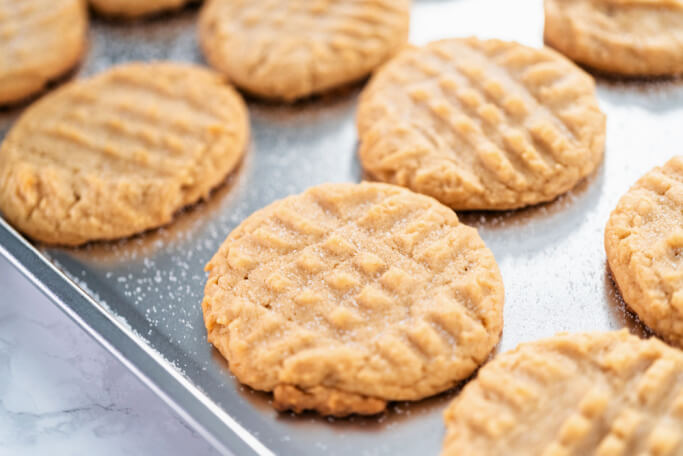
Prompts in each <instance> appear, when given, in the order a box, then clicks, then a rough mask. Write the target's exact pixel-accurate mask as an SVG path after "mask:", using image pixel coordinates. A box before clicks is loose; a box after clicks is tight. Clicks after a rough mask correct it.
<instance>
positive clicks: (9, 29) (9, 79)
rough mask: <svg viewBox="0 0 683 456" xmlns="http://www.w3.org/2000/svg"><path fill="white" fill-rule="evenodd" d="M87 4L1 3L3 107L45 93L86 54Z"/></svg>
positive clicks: (76, 0) (66, 0)
mask: <svg viewBox="0 0 683 456" xmlns="http://www.w3.org/2000/svg"><path fill="white" fill-rule="evenodd" d="M87 26H88V14H87V11H86V6H85V3H84V0H0V105H5V104H11V103H15V102H18V101H21V100H22V99H24V98H26V97H28V96H30V95H33V94H35V93H37V92H39V91H40V90H42V89H43V88H44V87H45V86H46V84H47V83H48V82H49V81H51V80H53V79H55V78H57V77H58V76H61V75H62V74H64V73H66V72H67V71H68V70H70V69H71V68H73V67H74V65H76V63H78V60H79V59H80V58H81V56H82V55H83V51H84V50H85V43H86V33H87Z"/></svg>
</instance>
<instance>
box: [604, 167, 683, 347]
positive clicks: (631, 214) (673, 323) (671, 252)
mask: <svg viewBox="0 0 683 456" xmlns="http://www.w3.org/2000/svg"><path fill="white" fill-rule="evenodd" d="M605 250H606V251H607V261H608V263H609V267H610V269H611V271H612V276H613V277H614V280H615V281H616V283H617V285H618V287H619V290H620V291H621V294H622V296H623V298H624V300H625V301H626V303H627V304H628V305H629V307H631V309H633V310H634V311H635V312H636V313H637V314H638V316H639V317H640V319H641V320H642V321H643V322H644V323H645V324H647V325H648V326H649V327H650V328H652V329H653V330H654V331H655V332H656V333H657V334H659V335H660V336H661V337H662V338H664V339H666V340H668V341H670V342H672V343H674V344H676V345H678V346H679V347H683V157H680V156H679V157H676V158H674V159H672V160H670V161H669V162H668V163H666V164H665V165H664V166H663V167H661V168H655V169H654V170H652V171H650V172H649V173H647V174H646V175H645V176H643V177H642V178H641V179H640V180H639V181H638V182H636V184H635V185H634V186H633V187H631V189H630V190H629V191H628V192H627V193H626V194H625V195H624V196H623V197H622V198H621V200H620V201H619V203H618V204H617V207H616V209H615V210H614V212H612V214H611V215H610V218H609V221H608V222H607V227H606V228H605Z"/></svg>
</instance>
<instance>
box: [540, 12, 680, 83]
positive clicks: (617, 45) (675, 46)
mask: <svg viewBox="0 0 683 456" xmlns="http://www.w3.org/2000/svg"><path fill="white" fill-rule="evenodd" d="M545 42H546V43H547V44H548V45H550V46H552V47H554V48H555V49H557V50H558V51H560V52H562V53H563V54H565V55H566V56H567V57H569V58H571V59H572V60H575V61H577V62H579V63H582V64H584V65H588V66H590V67H592V68H594V69H596V70H600V71H604V72H608V73H617V74H623V75H629V76H647V75H653V76H663V75H675V74H680V73H683V1H681V0H545Z"/></svg>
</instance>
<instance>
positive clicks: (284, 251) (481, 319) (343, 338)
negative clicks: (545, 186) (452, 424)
mask: <svg viewBox="0 0 683 456" xmlns="http://www.w3.org/2000/svg"><path fill="white" fill-rule="evenodd" d="M207 270H208V271H209V279H208V282H207V284H206V288H205V293H204V300H203V302H202V307H203V310H204V321H205V324H206V328H207V331H208V337H209V341H210V342H211V343H212V344H213V345H214V346H215V347H216V348H217V349H218V350H219V351H220V352H221V353H222V354H223V356H225V358H227V359H228V361H229V363H230V370H231V371H232V372H233V373H234V374H235V375H236V376H237V378H238V379H239V381H240V382H242V383H244V384H247V385H249V386H250V387H252V388H254V389H257V390H262V391H272V392H273V393H274V406H275V407H276V408H278V409H280V410H284V409H291V410H294V411H296V412H301V411H302V410H304V409H314V410H317V411H318V412H320V413H322V414H325V415H338V416H343V415H348V414H351V413H358V414H374V413H379V412H381V411H382V410H384V408H385V407H386V403H387V401H393V400H418V399H421V398H424V397H427V396H430V395H433V394H436V393H439V392H441V391H444V390H446V389H448V388H451V387H452V386H454V385H456V384H457V383H458V382H459V381H461V380H462V379H464V378H467V377H468V376H469V375H470V374H471V373H472V372H474V370H475V369H476V368H477V367H478V366H479V365H480V364H481V363H483V362H484V360H486V358H487V356H488V355H489V353H490V352H491V350H492V349H493V347H494V346H495V345H496V343H497V342H498V340H499V338H500V333H501V329H502V323H503V321H502V315H503V314H502V310H503V284H502V281H501V277H500V272H499V271H498V266H497V265H496V262H495V259H494V258H493V255H492V254H491V252H490V251H489V250H488V248H486V246H485V245H484V243H483V241H482V240H481V238H480V237H479V235H478V234H477V231H476V230H475V229H474V228H471V227H468V226H465V225H463V224H461V223H460V222H459V221H458V217H457V216H456V215H455V213H454V212H453V211H451V210H450V209H448V208H447V207H445V206H443V205H441V204H439V203H438V202H437V201H436V200H434V199H432V198H429V197H426V196H424V195H418V194H416V193H413V192H410V191H409V190H406V189H402V188H400V187H395V186H392V185H386V184H377V183H362V184H327V185H321V186H318V187H313V188H311V189H309V190H307V191H306V192H304V193H303V194H301V195H297V196H291V197H289V198H285V199H283V200H280V201H277V202H275V203H273V204H271V205H270V206H268V207H266V208H265V209H262V210H260V211H258V212H256V213H254V214H253V215H251V216H250V217H249V218H247V219H246V220H245V221H244V222H243V223H242V224H241V225H239V226H238V227H237V228H236V229H235V230H234V231H233V232H232V233H230V235H229V236H228V238H227V239H226V240H225V242H224V243H223V245H222V246H221V247H220V249H219V251H218V252H217V253H216V255H215V256H214V257H213V259H211V261H210V262H209V264H208V265H207Z"/></svg>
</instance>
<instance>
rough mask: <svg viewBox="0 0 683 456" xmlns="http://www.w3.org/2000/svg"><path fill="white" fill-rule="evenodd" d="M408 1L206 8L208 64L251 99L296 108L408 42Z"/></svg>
mask: <svg viewBox="0 0 683 456" xmlns="http://www.w3.org/2000/svg"><path fill="white" fill-rule="evenodd" d="M409 15H410V0H357V1H352V2H349V1H345V0H209V1H208V2H207V3H206V5H205V6H204V8H203V10H202V12H201V16H200V20H199V38H200V42H201V46H202V49H203V51H204V55H205V56H206V59H207V60H208V61H209V63H210V64H211V65H212V66H213V67H215V68H217V69H219V70H220V71H222V72H224V73H225V74H226V75H228V76H229V77H230V79H231V80H232V81H233V82H234V83H235V84H236V85H237V86H239V87H241V88H242V89H244V90H247V91H248V92H251V93H252V94H255V95H258V96H261V97H266V98H275V99H282V100H288V101H291V100H295V99H297V98H302V97H306V96H308V95H311V94H314V93H319V92H322V91H325V90H328V89H331V88H333V87H336V86H340V85H344V84H347V83H350V82H353V81H356V80H358V79H361V78H363V77H365V76H367V75H368V74H369V73H370V72H371V71H372V70H373V69H375V68H376V67H377V66H379V65H380V64H382V63H383V62H384V61H386V60H387V59H388V58H389V57H391V56H392V55H393V54H395V53H396V52H397V51H398V49H400V48H401V47H402V46H403V45H404V44H405V43H406V41H407V39H408V28H409V21H410V18H409Z"/></svg>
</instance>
